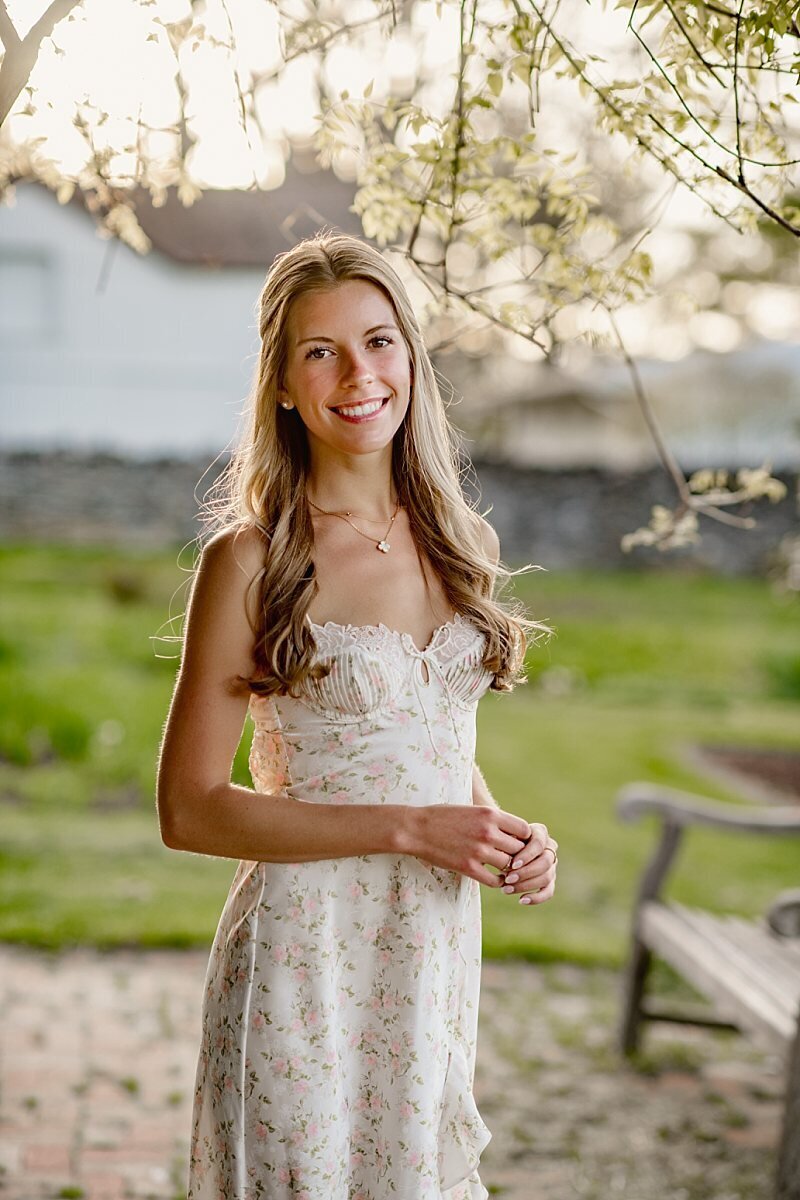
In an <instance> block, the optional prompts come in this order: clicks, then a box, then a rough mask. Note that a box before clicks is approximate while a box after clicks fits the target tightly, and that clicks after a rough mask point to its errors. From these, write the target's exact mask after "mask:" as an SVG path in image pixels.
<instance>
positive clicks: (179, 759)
mask: <svg viewBox="0 0 800 1200" xmlns="http://www.w3.org/2000/svg"><path fill="white" fill-rule="evenodd" d="M263 553H264V551H263V548H262V545H261V541H260V535H259V533H258V531H257V530H255V529H253V530H250V531H248V533H247V534H246V535H242V536H240V537H239V539H238V541H236V542H235V543H234V539H233V536H232V535H231V534H230V533H223V534H219V535H218V536H217V537H215V538H212V540H211V541H210V542H209V543H208V544H207V546H206V547H205V548H204V550H203V553H202V555H201V559H200V564H199V566H198V570H197V575H196V577H195V584H194V588H193V590H192V596H191V600H190V603H189V610H188V614H187V621H186V633H185V640H184V649H183V659H182V662H181V669H180V671H179V673H178V680H177V683H176V685H175V692H174V695H173V698H172V704H171V706H170V711H169V716H168V717H167V724H166V728H165V731H164V738H163V741H162V746H161V755H160V760H159V764H158V783H157V806H158V817H159V823H160V827H161V837H162V840H163V841H164V843H165V844H166V845H167V846H170V847H171V848H172V849H174V850H187V851H194V852H195V853H197V854H209V855H214V856H216V857H220V858H239V859H245V860H248V861H254V862H289V863H293V862H315V861H318V860H319V859H327V858H348V857H350V856H352V855H361V854H378V853H390V854H411V855H415V856H416V857H418V858H421V859H423V860H424V861H426V862H429V863H432V864H433V865H434V866H437V867H443V868H444V869H446V870H454V871H460V872H461V873H462V874H464V875H469V876H471V877H472V878H473V879H477V880H478V882H479V883H483V884H486V885H487V886H488V887H498V886H499V883H498V877H497V876H496V875H494V874H493V873H492V872H491V871H490V870H489V869H488V866H487V864H488V865H491V866H494V867H500V866H501V865H504V864H505V863H506V862H507V861H508V856H509V855H510V854H515V853H516V852H517V851H518V850H519V849H520V848H521V847H522V845H523V843H524V839H525V838H526V837H527V836H528V832H529V826H528V823H527V821H523V820H522V818H520V817H517V816H515V815H514V814H513V813H506V812H503V811H502V810H501V809H498V808H497V807H496V806H491V807H489V806H485V805H484V806H481V805H453V804H433V805H428V806H421V807H419V806H413V805H408V804H381V805H375V804H314V803H311V802H310V801H305V800H297V799H295V798H294V797H293V796H287V795H286V794H285V793H283V792H278V793H270V794H269V795H265V794H263V793H260V792H255V791H253V790H252V789H251V788H245V787H239V786H238V785H236V784H232V783H231V782H230V777H231V765H232V763H233V757H234V755H235V753H236V749H237V747H238V745H239V741H240V739H241V736H242V728H243V725H244V720H245V715H246V713H247V702H248V691H247V688H246V685H243V684H242V683H240V682H239V680H238V678H237V677H238V676H244V677H247V676H249V675H251V673H252V670H253V662H252V645H253V633H252V627H251V623H250V621H249V619H248V613H247V607H246V606H247V604H248V603H249V602H250V599H249V596H248V591H249V584H250V581H251V580H252V579H254V578H255V576H256V575H257V574H258V572H259V570H260V569H261V565H262V562H263Z"/></svg>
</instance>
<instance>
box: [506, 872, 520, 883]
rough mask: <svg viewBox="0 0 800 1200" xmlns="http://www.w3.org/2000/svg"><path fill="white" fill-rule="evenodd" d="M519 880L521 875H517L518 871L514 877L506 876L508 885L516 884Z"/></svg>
mask: <svg viewBox="0 0 800 1200" xmlns="http://www.w3.org/2000/svg"><path fill="white" fill-rule="evenodd" d="M518 879H519V875H517V873H516V871H515V872H514V874H513V875H506V883H516V882H517V880H518Z"/></svg>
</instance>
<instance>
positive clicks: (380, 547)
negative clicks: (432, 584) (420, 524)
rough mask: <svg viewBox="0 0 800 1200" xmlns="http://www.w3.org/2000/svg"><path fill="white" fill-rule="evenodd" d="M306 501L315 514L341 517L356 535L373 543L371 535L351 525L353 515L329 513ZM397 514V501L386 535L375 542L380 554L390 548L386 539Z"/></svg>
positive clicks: (398, 507)
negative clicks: (314, 510)
mask: <svg viewBox="0 0 800 1200" xmlns="http://www.w3.org/2000/svg"><path fill="white" fill-rule="evenodd" d="M306 499H308V503H309V504H310V505H311V507H312V508H315V509H316V510H317V512H321V513H324V514H325V516H326V517H341V519H342V520H343V521H346V522H347V524H348V525H349V526H350V528H351V529H355V531H356V533H360V534H361V536H362V537H365V538H367V540H368V541H370V542H375V538H374V537H373V536H372V534H370V533H364V530H363V529H359V528H358V526H357V525H354V524H353V522H352V521H351V520H350V518H351V517H352V515H353V514H352V513H351V512H343V513H339V512H329V511H328V509H327V508H320V506H319V505H318V504H315V503H314V501H313V500H311V499H310V498H308V497H306ZM399 512H400V501H399V500H398V501H397V504H396V505H395V510H394V512H393V514H392V519H391V521H390V522H389V528H388V529H387V530H386V533H385V534H384V535H383V537H382V538H381V540H380V541H379V542H375V549H376V550H380V551H381V553H382V554H388V553H389V551H390V550H391V548H392V547H391V546H390V544H389V543H388V542H387V540H386V539H387V538H388V536H389V534H390V533H391V532H392V526H393V525H394V523H395V518H396V517H397V514H398V513H399Z"/></svg>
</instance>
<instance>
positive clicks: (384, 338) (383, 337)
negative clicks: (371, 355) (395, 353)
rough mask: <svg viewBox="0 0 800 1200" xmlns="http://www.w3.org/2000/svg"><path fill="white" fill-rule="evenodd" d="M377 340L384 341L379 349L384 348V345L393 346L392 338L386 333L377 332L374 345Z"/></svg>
mask: <svg viewBox="0 0 800 1200" xmlns="http://www.w3.org/2000/svg"><path fill="white" fill-rule="evenodd" d="M375 342H381V343H382V345H381V346H379V347H378V349H380V350H382V349H383V346H391V344H392V338H390V337H387V336H386V334H385V333H379V334H376V336H375V337H374V338H373V339H372V343H373V345H374V344H375Z"/></svg>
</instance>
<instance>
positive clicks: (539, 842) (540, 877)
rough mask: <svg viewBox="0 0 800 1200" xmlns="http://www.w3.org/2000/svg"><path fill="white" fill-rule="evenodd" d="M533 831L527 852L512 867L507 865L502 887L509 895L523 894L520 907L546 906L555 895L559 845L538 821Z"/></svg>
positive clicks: (501, 881) (519, 855) (501, 879)
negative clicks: (547, 901) (526, 905)
mask: <svg viewBox="0 0 800 1200" xmlns="http://www.w3.org/2000/svg"><path fill="white" fill-rule="evenodd" d="M530 828H531V837H530V841H528V842H527V843H526V845H525V848H524V849H523V850H521V851H520V852H519V854H517V855H516V856H515V857H514V859H513V861H512V862H511V863H510V864H509V863H506V864H504V867H505V869H504V870H503V871H501V874H500V886H501V887H502V889H503V891H504V892H507V893H508V894H509V895H513V894H514V893H515V892H519V893H522V894H521V896H520V901H519V902H520V904H543V903H544V901H545V900H550V899H552V896H553V892H554V891H555V886H556V862H557V861H558V842H557V841H556V840H555V838H551V837H550V836H549V834H548V832H547V826H546V825H542V824H541V823H540V822H538V821H537V822H533V823H532V824H531V827H530Z"/></svg>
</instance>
